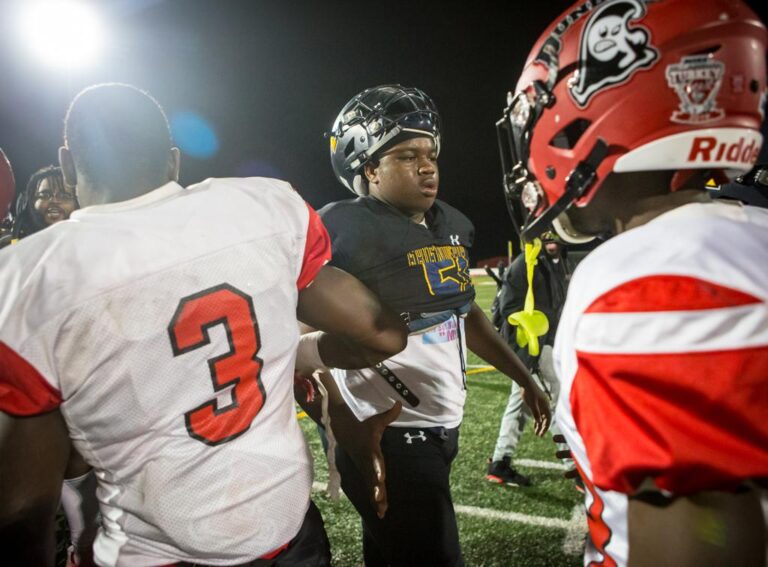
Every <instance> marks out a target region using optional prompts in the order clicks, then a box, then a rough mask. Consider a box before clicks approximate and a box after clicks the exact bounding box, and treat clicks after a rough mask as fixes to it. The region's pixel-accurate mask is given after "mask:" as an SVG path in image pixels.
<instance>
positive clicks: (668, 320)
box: [569, 275, 768, 494]
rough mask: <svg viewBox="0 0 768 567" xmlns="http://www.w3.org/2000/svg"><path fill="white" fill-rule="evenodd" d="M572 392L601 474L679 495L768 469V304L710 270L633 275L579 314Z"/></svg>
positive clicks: (630, 487) (602, 481)
mask: <svg viewBox="0 0 768 567" xmlns="http://www.w3.org/2000/svg"><path fill="white" fill-rule="evenodd" d="M574 340H575V345H574V346H575V350H576V359H577V364H578V367H577V370H576V374H575V376H574V380H573V384H572V387H571V390H570V397H569V400H570V404H571V410H572V413H573V418H574V421H575V423H576V426H577V428H578V430H579V433H580V435H581V437H582V438H583V440H584V444H585V448H586V451H587V455H588V457H589V462H590V465H591V469H592V478H593V480H594V484H595V485H596V486H598V487H600V488H602V489H607V490H615V491H619V492H623V493H626V494H631V493H633V492H635V491H636V490H637V488H638V486H639V485H640V484H641V483H642V482H643V481H644V480H645V479H646V478H649V477H650V478H652V479H654V480H655V482H656V485H657V486H658V487H659V488H661V489H663V490H667V491H670V492H672V493H675V494H686V493H693V492H698V491H701V490H728V489H731V488H734V487H736V486H738V485H739V484H740V483H741V482H743V481H744V480H746V479H752V478H768V414H766V411H767V410H766V408H768V305H767V304H766V303H765V301H763V300H761V299H759V298H757V297H754V296H753V295H750V294H749V293H745V292H743V291H740V290H738V289H733V288H729V287H725V286H723V285H719V284H716V283H713V282H711V281H707V280H706V279H702V278H699V277H690V276H681V275H650V276H646V277H640V278H637V279H633V280H630V281H628V282H625V283H622V284H620V285H618V286H616V287H614V288H613V289H610V290H609V291H607V292H605V293H603V294H602V295H601V296H600V297H598V298H597V299H595V300H594V301H593V302H592V303H591V304H590V305H589V306H588V307H587V308H586V309H585V310H584V311H583V312H582V314H581V315H580V317H579V321H578V324H577V327H576V332H575V336H574Z"/></svg>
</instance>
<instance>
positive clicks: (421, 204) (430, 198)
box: [413, 189, 437, 213]
mask: <svg viewBox="0 0 768 567" xmlns="http://www.w3.org/2000/svg"><path fill="white" fill-rule="evenodd" d="M435 199H437V190H434V191H426V190H424V189H422V190H421V191H420V192H419V196H418V197H417V198H416V199H414V201H415V202H414V203H413V206H414V209H417V210H419V211H420V212H422V213H426V212H427V211H428V210H429V209H431V208H432V205H434V204H435Z"/></svg>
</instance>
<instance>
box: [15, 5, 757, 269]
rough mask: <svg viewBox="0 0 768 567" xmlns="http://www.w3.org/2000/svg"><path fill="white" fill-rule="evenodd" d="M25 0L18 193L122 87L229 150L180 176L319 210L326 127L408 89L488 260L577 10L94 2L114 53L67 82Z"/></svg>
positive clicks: (446, 187) (449, 188)
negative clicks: (426, 110)
mask: <svg viewBox="0 0 768 567" xmlns="http://www.w3.org/2000/svg"><path fill="white" fill-rule="evenodd" d="M20 3H21V2H20V1H19V0H3V1H2V3H1V4H0V147H2V148H3V149H4V150H5V151H6V153H7V154H8V157H9V158H10V160H11V162H12V163H13V164H14V169H15V172H16V177H17V183H18V184H20V185H21V184H24V183H26V180H27V178H28V177H29V175H30V174H31V173H32V172H33V171H34V170H35V169H37V168H38V167H40V166H43V165H46V164H48V163H54V162H55V161H56V149H57V147H58V146H59V145H60V139H61V130H62V119H63V116H64V113H65V110H66V107H67V104H68V102H69V100H70V99H71V97H72V96H73V95H74V94H75V93H76V92H77V91H79V90H80V89H81V88H83V87H85V86H87V85H89V84H92V83H96V82H104V81H120V82H128V83H133V84H135V85H137V86H140V87H142V88H145V89H147V90H149V91H150V92H151V93H152V94H153V95H154V96H155V97H156V98H157V99H158V100H159V101H160V103H161V104H162V105H163V106H164V107H165V109H166V111H167V113H168V114H169V115H171V116H172V115H173V114H174V113H176V112H181V111H192V112H195V113H197V114H199V115H201V116H203V117H204V118H205V119H207V120H208V121H210V123H211V124H212V125H213V127H214V129H215V130H216V133H217V135H218V138H219V141H220V148H219V151H218V153H217V154H216V155H215V156H214V157H212V158H210V159H205V160H202V159H195V158H192V157H189V156H184V157H183V158H182V183H184V184H190V183H194V182H197V181H200V180H202V179H205V178H206V177H224V176H233V175H240V174H243V173H244V171H246V170H244V169H243V168H244V164H246V163H249V162H251V164H252V165H251V167H250V169H248V170H247V171H248V173H250V174H265V175H274V176H277V177H281V178H283V179H286V180H288V181H290V182H291V183H292V184H293V185H294V186H295V187H297V188H298V189H299V191H300V192H301V194H302V195H303V196H304V198H305V199H307V201H309V203H310V204H312V205H313V206H315V207H318V208H319V207H320V206H322V205H324V204H325V203H327V202H329V201H332V200H338V199H344V198H348V197H351V193H349V192H348V191H346V190H345V189H344V188H343V187H342V186H341V185H340V184H338V182H337V181H336V180H335V178H334V176H333V173H332V171H331V167H330V161H329V159H328V145H327V141H326V140H325V139H324V138H323V133H324V132H325V131H326V130H328V129H329V127H330V125H331V123H332V122H333V119H334V118H335V117H336V114H337V113H338V111H339V109H340V108H341V105H343V104H344V103H345V102H346V101H347V100H348V99H349V98H350V97H351V96H352V95H354V94H355V93H357V92H358V91H360V90H362V89H363V88H366V87H369V86H374V85H377V84H383V83H395V82H397V83H401V84H404V85H407V86H417V87H420V88H422V89H423V90H425V91H426V92H427V93H429V94H430V95H431V96H432V97H433V98H434V100H435V102H436V103H437V106H438V108H439V110H440V112H441V114H442V117H443V125H444V128H443V152H442V153H441V155H440V172H441V184H440V191H441V195H440V196H441V198H443V199H444V200H446V201H448V202H449V203H451V204H453V205H455V206H457V207H458V208H459V209H461V210H463V211H464V212H465V213H466V214H467V215H468V216H469V217H470V218H471V219H472V220H473V221H474V223H475V226H476V228H477V240H476V246H475V251H474V253H473V257H474V258H475V259H480V258H484V257H488V256H495V255H502V254H505V253H506V244H505V243H506V241H507V240H508V239H510V238H512V236H513V235H512V230H511V226H510V223H509V222H508V219H507V213H506V209H505V207H504V203H503V199H502V192H501V168H500V165H499V159H498V150H497V146H496V134H495V128H494V123H495V121H496V119H497V118H499V117H500V116H501V110H502V108H503V106H504V101H505V93H506V91H507V90H509V89H510V88H513V87H514V84H515V82H516V78H517V75H518V74H519V72H520V70H521V67H522V64H523V62H524V60H525V57H526V56H527V54H528V51H529V49H530V47H531V46H532V45H533V42H534V41H535V39H536V38H537V37H538V36H539V34H540V33H541V32H542V31H543V29H544V28H545V27H546V25H547V24H548V23H549V22H550V21H551V20H552V19H554V18H555V17H556V16H557V15H558V14H559V13H560V12H561V11H562V10H564V9H565V8H566V7H567V6H568V5H570V3H571V2H569V1H562V0H558V1H541V2H533V1H531V2H525V3H523V2H517V1H514V2H512V1H507V2H505V3H504V5H503V6H498V5H497V4H498V3H497V2H493V3H491V2H488V3H484V2H474V3H472V5H469V3H467V2H463V3H453V2H450V3H449V2H431V1H430V2H427V1H416V0H412V1H410V2H404V1H387V2H377V3H373V2H362V1H357V2H354V1H331V0H325V1H323V0H315V1H289V0H283V1H281V0H250V1H245V0H226V1H225V0H219V1H214V0H122V1H114V0H110V1H101V2H93V4H94V5H95V6H96V7H97V8H98V10H99V11H100V12H101V13H102V18H103V20H104V21H105V25H106V26H107V27H108V30H109V31H108V37H107V44H108V45H107V46H106V47H105V51H104V53H103V54H102V56H101V57H100V60H99V61H98V62H97V63H96V64H95V65H93V66H91V67H89V68H88V69H86V70H82V71H73V72H71V73H69V74H67V73H64V72H57V71H51V70H49V69H46V68H45V67H42V66H39V65H38V64H37V62H36V61H34V60H33V59H32V58H31V56H30V55H29V54H28V53H27V51H26V50H25V46H24V45H21V44H20V42H19V41H18V40H17V38H16V33H15V30H14V29H13V25H14V24H13V22H14V18H13V12H14V10H15V9H17V8H18V6H19V4H20ZM749 3H750V4H751V5H752V6H753V7H757V6H761V5H764V4H765V1H764V0H752V1H751V2H749ZM492 6H493V7H492ZM761 11H762V12H763V14H762V16H763V19H764V20H765V19H766V18H765V12H766V8H765V6H762V7H761ZM254 162H255V164H256V165H253V163H254ZM223 222H226V221H223Z"/></svg>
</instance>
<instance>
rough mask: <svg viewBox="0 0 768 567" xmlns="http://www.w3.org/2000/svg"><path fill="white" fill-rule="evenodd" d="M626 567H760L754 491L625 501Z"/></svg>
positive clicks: (762, 543) (761, 527) (762, 544)
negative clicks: (740, 566)
mask: <svg viewBox="0 0 768 567" xmlns="http://www.w3.org/2000/svg"><path fill="white" fill-rule="evenodd" d="M628 527H629V566H630V567H658V566H659V565H696V566H697V567H710V566H711V567H715V566H719V565H743V566H745V567H750V566H754V567H764V566H765V564H766V563H765V560H766V557H765V550H766V534H765V522H764V519H763V511H762V508H761V505H760V495H759V491H758V490H745V491H743V492H740V493H728V492H700V493H697V494H693V495H689V496H687V497H679V498H674V499H668V498H665V497H663V496H662V495H661V494H659V493H647V492H646V493H640V494H637V495H636V496H635V497H631V498H630V499H629V517H628Z"/></svg>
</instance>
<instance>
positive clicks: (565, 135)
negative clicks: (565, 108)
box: [549, 118, 592, 150]
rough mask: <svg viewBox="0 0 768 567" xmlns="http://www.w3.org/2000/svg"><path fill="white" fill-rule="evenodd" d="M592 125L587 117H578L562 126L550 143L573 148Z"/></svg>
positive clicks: (556, 146) (569, 148) (557, 146)
mask: <svg viewBox="0 0 768 567" xmlns="http://www.w3.org/2000/svg"><path fill="white" fill-rule="evenodd" d="M591 125H592V122H591V121H590V120H587V119H586V118H577V119H576V120H574V121H573V122H571V123H570V124H568V125H567V126H565V127H564V128H562V129H561V130H560V131H559V132H558V133H557V134H555V135H554V136H553V137H552V139H551V140H550V141H549V145H550V146H553V147H555V148H560V149H561V150H571V149H573V148H574V147H576V144H577V143H578V142H579V140H580V139H581V136H582V134H584V132H586V131H587V128H589V127H590V126H591Z"/></svg>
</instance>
